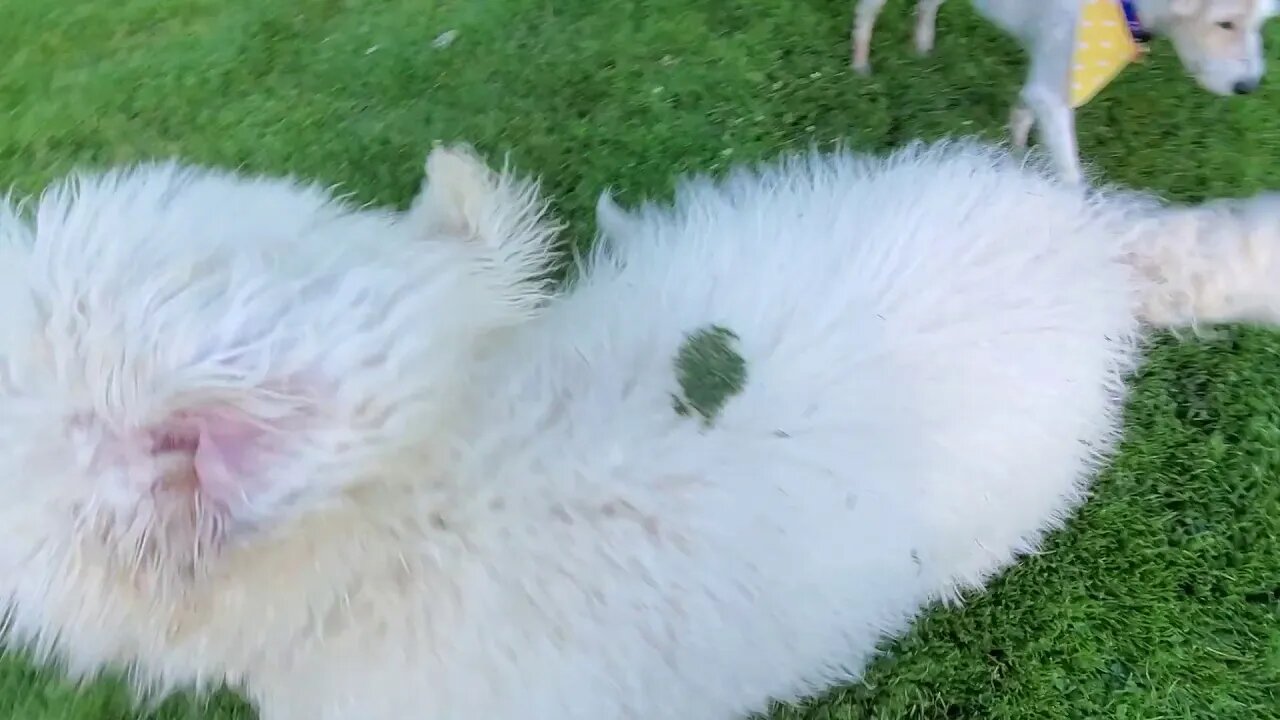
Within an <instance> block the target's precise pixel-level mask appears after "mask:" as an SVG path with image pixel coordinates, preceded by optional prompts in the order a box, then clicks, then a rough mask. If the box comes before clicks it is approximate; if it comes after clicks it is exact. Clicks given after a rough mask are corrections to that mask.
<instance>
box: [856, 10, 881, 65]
mask: <svg viewBox="0 0 1280 720" xmlns="http://www.w3.org/2000/svg"><path fill="white" fill-rule="evenodd" d="M884 3H885V0H858V4H857V5H856V6H855V7H854V9H853V31H852V32H851V33H850V35H851V36H852V37H851V38H850V41H851V43H852V45H853V58H852V64H853V69H854V71H855V72H857V73H859V74H861V75H867V74H869V73H870V72H871V34H872V33H873V32H875V29H876V18H877V17H879V16H880V11H881V10H883V9H884Z"/></svg>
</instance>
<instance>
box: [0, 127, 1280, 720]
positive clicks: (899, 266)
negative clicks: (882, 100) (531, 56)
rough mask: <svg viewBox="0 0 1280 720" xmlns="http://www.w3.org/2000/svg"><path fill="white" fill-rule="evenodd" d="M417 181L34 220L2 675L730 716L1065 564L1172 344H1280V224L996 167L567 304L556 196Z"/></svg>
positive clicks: (780, 208) (850, 196) (983, 162)
mask: <svg viewBox="0 0 1280 720" xmlns="http://www.w3.org/2000/svg"><path fill="white" fill-rule="evenodd" d="M427 171H428V183H427V184H426V186H425V189H424V190H423V192H422V194H421V195H420V197H419V198H418V200H416V201H415V203H414V205H413V206H412V208H410V209H409V210H408V211H407V212H405V213H403V214H396V213H391V212H381V211H376V210H365V209H355V208H352V207H348V206H346V205H344V204H342V203H341V202H340V201H338V200H335V199H333V198H332V197H331V196H330V195H329V194H327V193H326V192H323V191H322V190H320V189H317V188H315V187H310V186H306V185H302V184H297V183H294V182H292V181H287V180H281V179H260V178H251V177H244V176H236V175H232V174H227V173H222V172H214V171H207V170H199V169H191V168H183V167H180V166H176V165H152V166H145V167H141V168H136V169H132V170H128V171H119V172H110V173H106V174H101V175H85V176H81V177H79V178H78V179H74V180H71V181H68V182H66V183H63V184H59V185H57V186H55V187H54V188H53V189H51V190H49V191H48V192H47V193H46V194H45V195H43V196H42V197H41V198H39V199H38V200H37V201H34V202H33V203H31V204H30V205H27V206H14V207H8V206H6V209H4V210H3V211H2V213H0V239H2V241H3V242H2V244H0V253H2V255H3V263H0V268H3V269H2V270H0V272H2V273H3V274H4V277H3V282H0V292H3V293H4V307H5V309H6V312H5V313H4V314H3V316H0V393H2V395H3V403H0V432H2V433H3V436H4V437H5V439H6V442H5V445H4V449H3V451H0V530H2V531H3V534H4V540H3V542H0V601H3V602H4V603H5V604H6V605H7V608H8V613H7V615H6V619H7V623H6V625H5V630H6V635H7V639H8V641H9V642H10V643H11V644H12V645H14V646H21V647H25V648H28V649H30V650H31V651H32V652H33V653H34V654H35V655H36V656H37V657H38V658H40V659H42V660H46V661H51V662H57V663H59V664H61V665H62V666H63V667H65V668H66V670H67V671H68V672H70V673H71V674H73V675H75V676H80V677H85V676H91V675H92V674H94V673H95V672H97V671H99V670H101V669H103V668H119V669H125V670H127V671H128V672H129V673H130V675H131V677H132V678H133V679H134V681H135V683H136V684H137V686H138V687H139V689H141V690H146V691H154V692H159V693H165V692H168V691H171V690H175V689H179V688H183V687H191V686H195V687H197V688H204V687H210V686H213V685H217V684H221V683H224V682H226V683H229V684H230V685H232V686H234V687H236V688H239V689H240V690H241V691H243V692H244V693H245V694H246V695H247V696H248V697H249V698H250V699H251V700H252V701H253V702H254V703H255V704H256V706H257V707H258V708H259V710H260V713H261V716H262V718H263V720H418V719H422V720H428V719H429V720H464V719H465V720H472V719H474V718H511V717H530V718H547V719H552V718H554V719H556V720H598V719H600V718H634V719H636V720H657V719H659V718H672V719H675V718H679V719H680V720H732V719H733V718H738V717H741V716H743V715H744V714H746V713H751V712H753V711H760V710H763V709H765V708H766V706H767V703H768V702H769V701H770V700H788V699H793V698H797V697H800V696H803V695H805V694H807V693H810V692H813V691H816V690H819V689H821V688H823V687H825V686H827V685H829V684H831V683H837V682H843V681H847V680H850V679H853V678H856V677H857V676H858V675H859V673H860V671H861V670H862V668H863V667H864V665H865V664H866V663H867V661H868V660H869V659H870V658H871V657H872V655H873V654H874V652H875V650H876V646H877V643H878V642H879V641H880V640H881V639H883V638H884V637H885V636H886V635H888V634H893V633H898V632H900V631H902V630H903V629H904V628H906V626H907V625H908V623H909V621H910V619H911V618H912V616H913V615H914V614H915V613H917V612H918V611H919V609H920V608H922V607H923V606H925V605H927V604H929V603H931V602H934V601H938V600H947V599H954V598H956V597H957V596H958V595H959V594H960V593H961V592H963V591H964V590H965V589H966V588H976V587H978V586H980V585H981V584H982V583H983V582H984V580H986V579H987V578H989V577H990V576H991V575H992V574H993V573H996V572H998V571H1000V570H1001V569H1002V568H1004V567H1006V566H1007V565H1008V564H1009V563H1011V562H1012V561H1013V560H1014V559H1015V558H1016V557H1017V556H1018V555H1019V554H1021V553H1025V552H1028V551H1032V550H1034V549H1035V548H1036V547H1037V545H1038V544H1039V543H1040V542H1041V540H1042V538H1043V537H1044V536H1045V534H1046V533H1047V532H1049V531H1050V530H1051V529H1053V528H1055V527H1056V526H1058V525H1059V524H1060V523H1061V522H1062V521H1063V520H1064V518H1066V517H1067V516H1068V514H1069V513H1070V512H1071V510H1072V509H1073V508H1074V507H1075V506H1076V505H1077V504H1078V503H1079V502H1081V500H1082V498H1083V497H1084V496H1085V495H1086V492H1087V486H1088V484H1089V481H1090V478H1091V477H1092V476H1093V475H1094V472H1095V471H1096V470H1097V468H1098V467H1099V464H1100V463H1101V462H1102V461H1103V460H1104V458H1105V457H1106V456H1107V453H1108V452H1109V450H1110V449H1111V447H1112V445H1113V442H1114V441H1115V439H1116V436H1117V433H1118V430H1119V428H1120V414H1121V403H1122V398H1123V385H1122V383H1123V380H1124V374H1125V372H1126V369H1127V368H1130V367H1131V366H1132V365H1133V363H1134V362H1135V360H1136V353H1137V345H1138V341H1139V337H1140V331H1141V329H1142V326H1143V324H1144V323H1152V324H1156V325H1171V324H1182V323H1190V322H1193V321H1197V320H1201V321H1220V320H1231V319H1256V320H1268V321H1269V320H1273V319H1275V313H1276V311H1277V309H1280V297H1278V296H1277V294H1276V288H1277V282H1276V280H1277V278H1276V273H1277V270H1278V266H1277V264H1276V255H1275V253H1276V249H1277V242H1278V241H1280V232H1278V231H1280V223H1277V219H1280V213H1277V212H1273V211H1274V209H1275V202H1274V201H1273V200H1272V199H1271V198H1265V197H1264V198H1260V199H1255V200H1252V201H1239V202H1230V203H1222V204H1215V205H1210V206H1204V207H1194V208H1170V207H1166V206H1163V205H1161V204H1159V203H1156V202H1154V201H1150V200H1146V199H1142V198H1138V197H1135V196H1131V195H1121V194H1109V193H1086V192H1084V191H1081V190H1079V189H1073V187H1071V186H1068V185H1064V184H1062V183H1061V181H1059V180H1055V179H1053V178H1052V177H1051V176H1050V174H1049V173H1045V172H1043V171H1041V170H1038V169H1029V168H1026V167H1024V166H1022V165H1021V164H1019V163H1018V162H1017V161H1016V160H1014V159H1012V158H1010V157H1008V156H1006V155H1004V154H1002V153H1000V152H998V151H995V150H989V149H984V148H982V147H980V146H977V145H971V144H965V143H959V144H952V145H940V146H933V147H914V148H912V149H908V150H904V151H901V152H899V153H897V154H895V155H894V156H892V157H891V158H889V159H875V158H865V157H857V156H853V155H849V154H836V155H830V156H818V155H814V156H809V157H805V158H794V159H792V160H790V161H788V162H783V163H780V164H777V165H774V166H770V167H766V168H763V169H760V170H758V171H752V172H747V171H743V172H739V173H737V174H735V175H733V176H732V177H731V178H729V179H727V180H724V181H722V182H714V181H711V180H708V179H699V180H694V181H691V182H688V183H686V184H685V185H684V186H683V188H682V189H681V190H680V192H679V197H678V200H677V202H676V204H675V207H673V208H662V207H657V206H647V207H645V208H643V209H642V210H639V211H637V212H636V213H634V214H625V213H623V212H622V211H620V210H619V209H618V208H617V207H616V206H614V205H612V203H611V202H608V201H607V200H606V201H605V202H602V204H601V210H602V221H603V224H604V225H605V226H606V228H607V229H608V237H607V239H606V241H605V242H604V243H603V244H602V246H601V247H602V249H601V251H600V252H599V253H598V254H597V255H596V256H595V257H593V258H592V261H591V263H590V265H589V267H587V268H586V269H585V275H584V276H582V277H581V278H579V280H578V281H577V282H576V283H575V285H574V287H572V288H571V289H570V290H568V291H566V292H565V293H564V294H562V295H555V294H553V293H552V292H551V289H550V288H549V286H548V285H547V284H546V282H545V281H544V279H543V278H544V277H545V275H546V273H545V272H544V271H545V270H546V269H547V267H548V265H549V262H550V258H552V257H553V256H552V254H551V253H550V251H549V246H550V244H551V242H552V240H553V237H554V231H555V228H554V226H552V225H551V224H550V223H549V222H548V221H547V220H546V219H545V218H544V217H543V212H542V204H541V202H540V201H539V199H538V197H537V195H536V193H535V189H534V187H533V185H532V184H531V183H529V182H526V181H521V180H518V179H515V178H513V177H512V176H511V175H509V174H497V173H491V172H490V171H489V170H487V169H486V168H485V167H484V165H483V164H481V163H480V162H479V160H477V159H476V158H475V157H474V156H472V155H471V154H469V153H468V152H466V151H463V150H458V149H452V150H437V151H435V152H433V153H432V155H431V156H430V157H429V158H428V162H427ZM698 338H702V340H697V339H698ZM707 338H710V339H711V340H710V341H707ZM695 341H697V342H704V346H703V347H700V348H699V347H691V346H692V345H696V344H697V343H696V342H695ZM706 342H710V344H706ZM691 350H692V351H695V352H694V353H693V354H694V355H698V354H699V353H701V355H700V357H702V358H703V360H704V361H705V362H706V363H709V364H707V365H706V367H710V368H711V372H710V376H711V379H712V380H716V381H720V380H725V378H724V377H723V376H724V375H726V374H727V375H732V376H733V377H730V378H728V379H729V380H730V381H731V382H727V383H721V386H722V387H721V391H720V392H719V395H717V396H716V397H710V398H708V397H707V392H705V388H704V390H698V389H697V388H695V387H693V386H691V385H690V384H689V383H690V380H689V377H687V375H688V373H686V372H685V371H687V370H689V366H688V363H683V360H687V359H688V358H689V357H690V355H689V352H690V351H691ZM707 358H711V359H712V360H714V359H715V358H719V359H720V360H724V359H725V358H728V363H727V364H722V365H720V366H715V365H714V363H711V361H710V360H707ZM717 367H719V368H720V369H719V370H717V369H716V368H717ZM724 368H729V370H725V369H724ZM704 369H705V368H704ZM712 384H713V385H714V383H712ZM712 394H713V395H714V394H715V393H712ZM695 395H696V397H695Z"/></svg>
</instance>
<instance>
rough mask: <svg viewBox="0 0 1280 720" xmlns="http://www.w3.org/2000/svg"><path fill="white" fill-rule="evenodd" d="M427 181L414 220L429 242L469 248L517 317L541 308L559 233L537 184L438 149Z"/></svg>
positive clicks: (469, 155) (462, 153)
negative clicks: (454, 241) (451, 241)
mask: <svg viewBox="0 0 1280 720" xmlns="http://www.w3.org/2000/svg"><path fill="white" fill-rule="evenodd" d="M426 176H427V177H426V180H425V182H424V184H423V188H422V191H421V192H420V193H419V194H418V197H416V198H415V199H414V201H413V204H412V205H411V207H410V208H409V211H408V215H407V221H408V222H409V223H411V224H413V225H414V226H415V227H416V228H419V229H420V230H421V232H422V235H423V237H427V238H431V237H441V236H443V237H453V238H458V239H459V240H462V241H464V242H467V243H469V244H470V247H471V248H473V249H474V253H475V259H476V264H477V268H479V269H481V270H482V271H483V274H484V276H485V277H486V279H488V280H490V281H491V283H492V288H493V290H494V292H495V293H496V299H497V300H498V301H499V302H500V303H502V304H503V305H504V306H506V307H507V308H509V309H510V310H511V311H512V312H513V313H514V314H515V315H520V314H522V313H523V312H525V311H527V310H530V309H532V308H533V307H535V306H537V305H538V304H540V302H541V301H542V300H543V299H544V296H545V293H546V289H547V284H546V279H547V275H548V271H549V269H550V265H551V261H552V258H553V252H552V245H553V243H554V241H555V237H556V233H557V231H558V230H559V229H560V228H559V226H558V225H557V224H555V223H554V222H553V221H552V220H550V219H549V218H548V217H547V214H546V204H545V202H544V201H543V200H542V198H541V197H540V196H539V194H538V185H537V183H536V182H535V181H533V180H527V179H522V178H519V177H517V176H516V175H515V174H514V173H512V172H509V171H507V170H505V169H504V171H503V172H495V171H493V170H491V169H490V168H489V167H488V166H487V165H486V164H485V162H484V161H483V160H482V159H480V157H479V156H477V155H476V154H475V153H474V152H473V151H472V150H471V149H470V148H467V147H464V146H453V147H439V148H436V149H434V150H432V151H431V152H430V154H428V155H427V161H426Z"/></svg>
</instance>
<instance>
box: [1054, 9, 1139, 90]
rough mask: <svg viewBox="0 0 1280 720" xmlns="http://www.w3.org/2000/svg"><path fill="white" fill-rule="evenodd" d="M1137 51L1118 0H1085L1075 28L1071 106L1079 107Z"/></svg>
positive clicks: (1121, 68) (1116, 73) (1103, 85)
mask: <svg viewBox="0 0 1280 720" xmlns="http://www.w3.org/2000/svg"><path fill="white" fill-rule="evenodd" d="M1140 54H1141V49H1140V48H1139V47H1138V44H1137V43H1136V42H1135V41H1134V39H1133V34H1132V33H1131V32H1130V30H1129V22H1128V20H1127V19H1126V17H1125V10H1124V7H1123V6H1122V5H1121V0H1085V4H1084V8H1083V12H1082V13H1081V14H1080V24H1079V26H1077V27H1076V49H1075V55H1074V57H1073V58H1072V69H1071V107H1080V106H1081V105H1084V104H1085V103H1087V102H1089V101H1090V100H1092V99H1093V96H1094V95H1097V94H1098V91H1100V90H1102V88H1104V87H1106V86H1107V83H1109V82H1111V81H1112V80H1114V79H1115V77H1116V76H1117V75H1119V74H1120V71H1121V70H1123V69H1124V68H1125V66H1126V65H1128V64H1129V63H1131V62H1133V61H1134V60H1136V59H1138V56H1139V55H1140Z"/></svg>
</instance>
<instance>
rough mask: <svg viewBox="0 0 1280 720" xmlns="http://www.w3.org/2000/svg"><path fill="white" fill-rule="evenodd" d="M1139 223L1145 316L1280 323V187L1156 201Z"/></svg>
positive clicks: (1167, 322)
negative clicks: (1168, 204) (1239, 195)
mask: <svg viewBox="0 0 1280 720" xmlns="http://www.w3.org/2000/svg"><path fill="white" fill-rule="evenodd" d="M1136 228H1137V232H1135V233H1134V235H1133V237H1132V239H1131V241H1130V242H1129V246H1128V249H1129V252H1128V254H1127V256H1126V258H1127V260H1128V261H1129V263H1130V264H1131V265H1133V266H1134V268H1136V269H1137V270H1138V273H1139V277H1140V278H1141V279H1142V280H1143V281H1145V282H1146V284H1145V286H1144V288H1143V295H1142V317H1143V320H1145V321H1146V322H1148V323H1151V324H1152V325H1156V326H1160V327H1175V328H1176V327H1180V326H1195V325H1196V324H1198V323H1221V322H1254V323H1265V324H1271V325H1275V324H1280V193H1264V194H1262V195H1258V196H1256V197H1252V198H1245V199H1226V200H1214V201H1210V202H1207V203H1204V204H1203V205H1196V206H1190V207H1173V208H1157V209H1155V210H1154V211H1153V212H1152V213H1151V215H1150V218H1149V220H1148V221H1146V222H1139V223H1138V224H1137V226H1136Z"/></svg>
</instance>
